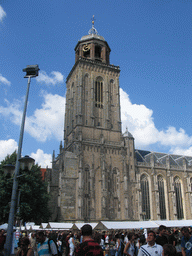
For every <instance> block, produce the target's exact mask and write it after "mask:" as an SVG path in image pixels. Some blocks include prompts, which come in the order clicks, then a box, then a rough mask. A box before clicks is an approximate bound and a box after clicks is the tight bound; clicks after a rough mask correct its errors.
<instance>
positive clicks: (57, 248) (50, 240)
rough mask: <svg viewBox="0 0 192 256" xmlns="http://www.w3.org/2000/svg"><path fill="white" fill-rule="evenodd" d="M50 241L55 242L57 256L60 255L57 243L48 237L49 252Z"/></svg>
mask: <svg viewBox="0 0 192 256" xmlns="http://www.w3.org/2000/svg"><path fill="white" fill-rule="evenodd" d="M50 241H53V243H54V244H55V246H56V248H57V255H58V256H62V253H61V252H60V251H59V250H58V246H57V243H56V242H55V241H54V240H53V239H49V240H48V245H49V251H50V252H51V247H50Z"/></svg>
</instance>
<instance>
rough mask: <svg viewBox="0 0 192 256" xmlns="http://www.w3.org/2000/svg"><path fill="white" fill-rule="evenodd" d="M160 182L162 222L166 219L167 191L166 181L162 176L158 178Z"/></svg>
mask: <svg viewBox="0 0 192 256" xmlns="http://www.w3.org/2000/svg"><path fill="white" fill-rule="evenodd" d="M157 181H158V190H159V209H160V218H161V220H165V219H166V209H165V189H164V180H163V177H162V176H161V175H159V176H158V177H157Z"/></svg>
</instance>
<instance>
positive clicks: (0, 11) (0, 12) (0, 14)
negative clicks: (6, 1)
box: [0, 5, 6, 21]
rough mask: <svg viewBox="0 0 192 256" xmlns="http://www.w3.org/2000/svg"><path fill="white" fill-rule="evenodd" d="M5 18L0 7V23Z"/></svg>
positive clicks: (4, 13)
mask: <svg viewBox="0 0 192 256" xmlns="http://www.w3.org/2000/svg"><path fill="white" fill-rule="evenodd" d="M5 16H6V12H5V11H4V10H3V7H2V6H1V5H0V21H2V20H3V18H4V17H5Z"/></svg>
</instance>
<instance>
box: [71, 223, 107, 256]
mask: <svg viewBox="0 0 192 256" xmlns="http://www.w3.org/2000/svg"><path fill="white" fill-rule="evenodd" d="M92 232H93V231H92V227H91V225H89V224H85V225H84V226H83V227H82V228H81V233H82V236H83V242H82V243H81V244H79V245H78V246H77V248H76V249H75V256H103V250H102V249H101V246H100V245H99V244H98V243H97V242H96V241H94V240H93V239H92Z"/></svg>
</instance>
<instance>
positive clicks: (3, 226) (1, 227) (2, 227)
mask: <svg viewBox="0 0 192 256" xmlns="http://www.w3.org/2000/svg"><path fill="white" fill-rule="evenodd" d="M7 228H8V224H7V223H4V224H2V225H0V229H4V230H7Z"/></svg>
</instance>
